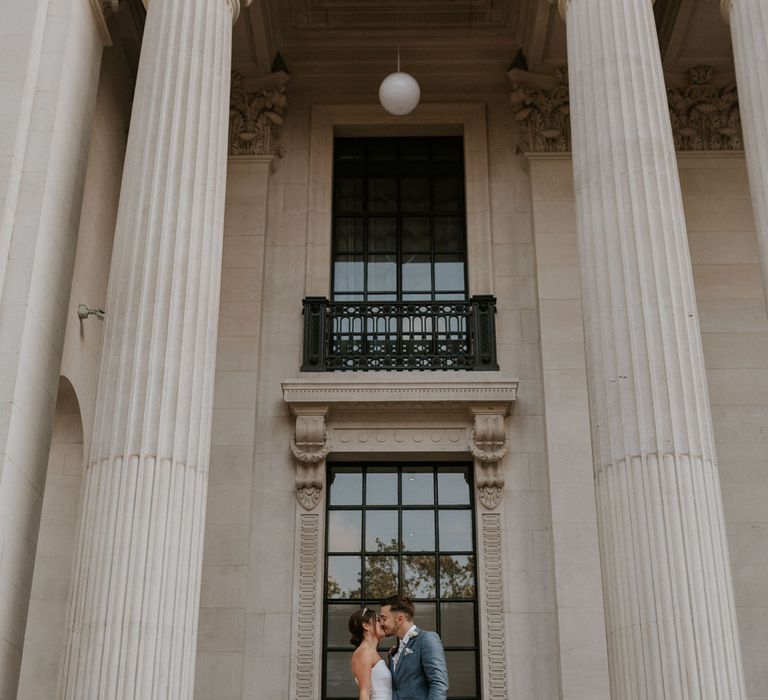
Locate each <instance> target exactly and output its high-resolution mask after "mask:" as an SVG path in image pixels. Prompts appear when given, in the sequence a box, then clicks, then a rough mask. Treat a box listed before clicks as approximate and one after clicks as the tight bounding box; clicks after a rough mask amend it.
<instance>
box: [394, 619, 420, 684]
mask: <svg viewBox="0 0 768 700" xmlns="http://www.w3.org/2000/svg"><path fill="white" fill-rule="evenodd" d="M420 632H421V630H420V629H419V628H418V627H417V628H416V635H418V634H419V633H420ZM415 642H416V637H411V638H410V639H409V640H408V641H407V642H406V643H405V649H403V653H402V654H400V658H399V659H398V660H397V668H395V673H394V675H395V676H397V674H398V673H400V669H401V668H402V667H403V661H405V660H406V659H407V658H408V657H409V656H410V654H408V653H407V651H406V649H410V648H411V647H412V646H413V645H414V644H415Z"/></svg>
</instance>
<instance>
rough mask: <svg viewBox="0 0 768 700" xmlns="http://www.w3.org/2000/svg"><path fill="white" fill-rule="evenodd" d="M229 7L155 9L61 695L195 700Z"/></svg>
mask: <svg viewBox="0 0 768 700" xmlns="http://www.w3.org/2000/svg"><path fill="white" fill-rule="evenodd" d="M238 10H239V0H162V2H160V1H155V2H152V3H150V6H149V13H148V16H147V21H146V29H145V34H144V41H143V46H142V55H141V61H140V66H139V75H138V80H137V85H136V94H135V98H134V111H133V115H132V119H131V128H130V134H129V139H128V146H127V154H126V162H125V169H124V173H123V187H122V192H121V197H120V205H119V210H118V218H117V227H116V233H115V244H114V250H113V258H112V269H111V272H110V281H109V289H108V293H107V305H106V311H107V320H106V327H105V339H104V347H103V351H102V362H101V369H100V376H99V386H98V390H97V397H96V410H95V414H96V417H95V421H94V427H93V433H92V435H91V440H90V453H89V458H88V461H87V465H86V468H87V471H86V476H85V494H84V501H83V511H82V519H81V521H82V522H81V529H80V533H79V538H78V548H77V557H76V565H75V574H74V577H75V578H74V584H73V597H72V603H71V612H70V620H69V629H68V637H67V651H66V657H65V663H64V673H63V678H62V695H63V696H64V697H66V698H77V699H78V700H84V699H86V698H94V699H96V698H111V699H120V698H125V699H134V698H142V699H146V700H150V699H151V698H191V697H192V694H193V684H194V664H195V653H196V635H197V621H198V602H199V584H200V571H201V564H202V543H203V526H204V517H205V500H206V490H207V473H208V454H209V442H210V431H211V408H212V398H213V397H212V393H213V391H212V390H213V376H214V359H215V348H216V330H217V322H218V306H219V285H220V277H221V248H222V230H223V214H224V192H225V182H226V165H227V136H228V120H229V88H230V63H231V43H232V22H233V19H234V18H235V17H236V15H237V13H238Z"/></svg>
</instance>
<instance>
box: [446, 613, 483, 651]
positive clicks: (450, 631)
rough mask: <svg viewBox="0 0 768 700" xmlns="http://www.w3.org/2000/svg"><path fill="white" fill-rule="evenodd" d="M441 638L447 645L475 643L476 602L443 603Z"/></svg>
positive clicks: (466, 645) (456, 645)
mask: <svg viewBox="0 0 768 700" xmlns="http://www.w3.org/2000/svg"><path fill="white" fill-rule="evenodd" d="M440 638H441V639H442V640H443V644H444V645H445V646H447V647H471V646H474V645H475V604H474V603H441V604H440Z"/></svg>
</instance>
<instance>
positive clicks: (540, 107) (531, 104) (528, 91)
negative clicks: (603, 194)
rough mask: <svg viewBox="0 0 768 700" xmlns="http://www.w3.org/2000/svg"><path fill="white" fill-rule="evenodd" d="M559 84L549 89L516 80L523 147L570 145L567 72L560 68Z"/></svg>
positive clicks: (562, 148)
mask: <svg viewBox="0 0 768 700" xmlns="http://www.w3.org/2000/svg"><path fill="white" fill-rule="evenodd" d="M557 80H558V85H557V87H555V88H553V89H551V90H547V89H541V88H537V87H533V86H531V85H524V84H523V83H513V85H512V94H511V95H510V99H511V100H512V110H513V112H514V114H515V119H516V120H517V121H518V123H519V124H520V126H521V131H522V137H523V150H525V151H535V152H538V153H557V152H567V151H569V150H570V148H571V122H570V118H569V117H570V112H571V108H570V101H569V96H568V71H567V70H565V69H561V70H558V71H557Z"/></svg>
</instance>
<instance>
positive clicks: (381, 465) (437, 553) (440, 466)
mask: <svg viewBox="0 0 768 700" xmlns="http://www.w3.org/2000/svg"><path fill="white" fill-rule="evenodd" d="M412 468H415V469H425V468H432V470H433V473H432V479H433V496H434V499H433V503H432V504H431V505H429V504H427V505H411V504H406V505H404V504H403V502H402V501H403V493H402V482H403V474H404V473H408V472H407V471H406V470H408V469H412ZM456 468H461V469H466V474H467V482H468V487H469V503H468V504H461V505H456V504H444V505H443V504H441V503H440V501H439V492H438V475H439V473H440V472H441V470H444V471H455V470H456ZM337 469H342V470H344V472H345V473H349V472H350V471H359V472H360V473H361V474H362V483H361V489H362V493H361V501H360V503H359V504H354V505H331V498H330V495H331V486H332V483H333V478H334V474H335V470H337ZM387 469H389V470H395V469H396V470H397V474H398V493H397V505H392V504H383V505H378V504H374V505H368V504H367V502H366V486H367V476H368V474H369V473H370V471H376V470H387ZM473 484H474V468H473V465H472V463H468V462H432V461H429V462H414V461H397V462H362V463H357V462H356V463H353V464H351V463H348V462H336V463H331V464H328V465H327V472H326V494H327V502H326V507H325V542H324V557H323V561H324V567H323V572H324V578H323V622H322V634H323V636H322V655H323V658H322V675H321V683H322V685H321V699H322V700H351V698H352V696H350V697H344V696H335V695H326V681H327V670H328V652H329V651H330V652H334V651H336V652H338V651H342V652H351V651H352V647H351V645H350V644H346V645H344V646H332V645H329V644H328V621H329V617H330V616H329V609H330V607H332V606H334V605H345V606H351V605H358V606H359V607H374V608H376V609H378V606H379V603H380V600H379V599H375V598H370V599H369V598H365V597H364V593H365V592H366V591H365V588H364V587H365V559H366V557H368V556H371V554H370V553H369V552H368V550H366V532H365V520H366V518H365V514H366V512H368V511H374V510H381V511H392V510H396V511H397V513H398V518H397V523H398V548H397V552H396V554H397V560H398V592H402V590H403V566H402V562H403V556H404V555H405V556H409V555H414V554H415V555H419V554H424V555H434V557H435V566H436V568H435V583H436V590H435V596H434V597H430V598H418V597H415V598H413V600H414V603H415V605H416V623H417V624H418V622H419V603H428V604H429V605H434V608H435V623H436V629H435V630H434V631H436V632H438V634H440V633H441V629H442V620H441V610H440V606H441V603H451V602H454V603H462V604H469V601H471V604H472V606H473V620H474V644H473V645H472V646H458V645H451V646H445V650H446V652H451V651H469V652H474V657H475V695H462V696H455V695H451V694H450V688H449V695H448V700H480V698H481V697H482V694H481V687H482V680H481V679H482V666H481V658H480V629H479V623H480V617H479V605H480V600H479V597H480V595H479V586H478V547H477V513H476V508H475V499H474V488H473ZM416 510H421V511H433V512H434V527H435V531H434V534H435V543H434V550H422V551H414V552H410V551H408V550H405V552H404V551H403V550H404V546H403V545H404V543H403V537H402V535H403V533H402V525H403V520H402V513H403V511H416ZM442 510H457V511H469V512H470V514H471V518H470V522H471V538H472V550H471V551H467V550H462V551H459V550H441V549H440V535H439V527H440V525H439V513H440V511H442ZM335 511H360V513H361V533H360V537H361V544H360V550H359V551H355V552H348V551H343V552H342V551H339V552H336V553H334V552H332V551H330V550H329V546H328V545H329V534H330V533H329V521H330V514H331V513H332V512H335ZM334 554H335V555H337V556H339V555H341V556H359V557H360V558H361V569H360V591H359V595H360V597H358V598H333V599H330V598H329V597H328V587H327V584H328V572H329V557H330V556H334ZM393 554H394V553H393V552H391V551H387V552H382V553H381V554H373V556H393ZM442 555H451V556H467V555H469V556H472V557H473V558H474V581H473V587H474V595H473V596H472V597H471V598H470V597H464V598H443V597H442V596H441V590H440V557H441V556H442ZM392 641H393V638H391V637H388V638H385V640H384V644H383V646H382V647H380V648H379V651H380V652H384V651H385V650H386V649H387V648H388V646H389V645H390V644H392ZM382 658H386V657H385V654H384V653H382ZM350 675H351V669H350ZM354 697H356V696H354Z"/></svg>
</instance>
